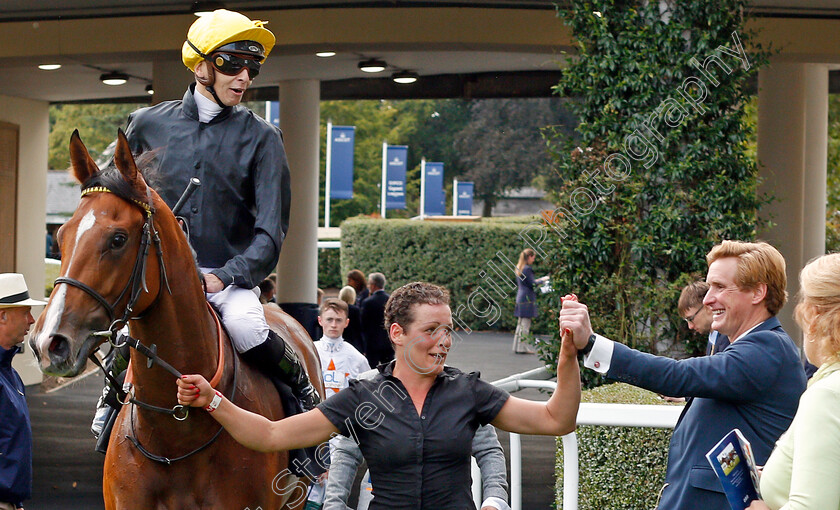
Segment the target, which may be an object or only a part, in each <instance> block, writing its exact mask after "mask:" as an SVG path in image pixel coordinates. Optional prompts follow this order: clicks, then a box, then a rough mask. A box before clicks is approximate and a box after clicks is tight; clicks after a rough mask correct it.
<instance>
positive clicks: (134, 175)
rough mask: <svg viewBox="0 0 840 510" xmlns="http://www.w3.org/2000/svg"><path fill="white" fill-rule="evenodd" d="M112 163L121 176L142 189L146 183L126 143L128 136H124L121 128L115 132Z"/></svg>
mask: <svg viewBox="0 0 840 510" xmlns="http://www.w3.org/2000/svg"><path fill="white" fill-rule="evenodd" d="M114 165H116V167H117V169H118V170H119V171H120V173H121V174H122V175H123V178H124V179H125V180H126V181H128V182H129V183H130V184H131V185H132V186H134V187H135V188H137V189H140V190H143V189H145V188H146V184H145V182H144V181H143V177H142V176H141V175H140V171H139V170H138V169H137V164H136V163H135V162H134V156H133V155H132V154H131V147H130V146H129V145H128V138H126V136H125V133H123V130H122V129H120V130H119V131H118V132H117V147H116V148H115V149H114Z"/></svg>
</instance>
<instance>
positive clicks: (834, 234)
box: [825, 94, 840, 253]
mask: <svg viewBox="0 0 840 510" xmlns="http://www.w3.org/2000/svg"><path fill="white" fill-rule="evenodd" d="M826 174H827V175H826V177H827V183H826V188H827V190H828V203H827V204H826V225H825V250H826V253H831V252H837V251H840V95H837V94H832V95H830V96H829V100H828V168H827V171H826Z"/></svg>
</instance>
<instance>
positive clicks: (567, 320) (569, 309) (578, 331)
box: [558, 294, 592, 349]
mask: <svg viewBox="0 0 840 510" xmlns="http://www.w3.org/2000/svg"><path fill="white" fill-rule="evenodd" d="M561 301H562V303H563V307H562V308H561V309H560V314H559V317H558V322H559V323H560V331H562V332H565V331H567V330H568V331H571V332H572V333H574V335H573V338H574V342H575V344H576V346H577V348H578V349H583V348H584V347H586V344H587V343H589V337H590V336H591V335H592V326H591V324H590V323H589V309H588V308H586V305H584V304H583V303H579V302H578V300H577V296H575V295H574V294H569V295H567V296H565V297H563V298H562V299H561Z"/></svg>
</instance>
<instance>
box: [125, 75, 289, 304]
mask: <svg viewBox="0 0 840 510" xmlns="http://www.w3.org/2000/svg"><path fill="white" fill-rule="evenodd" d="M194 90H195V84H193V85H191V86H190V88H189V90H187V92H186V93H185V94H184V98H183V100H181V101H166V102H163V103H160V104H157V105H155V106H151V107H148V108H142V109H140V110H137V111H136V112H134V113H132V114H131V115H130V116H129V118H128V126H127V128H126V136H127V137H128V140H129V142H130V145H131V150H132V152H133V153H134V154H135V155H138V154H141V153H144V152H147V151H156V160H157V166H158V169H157V171H156V172H151V174H144V175H146V180H147V181H148V183H149V184H150V185H151V186H152V187H153V188H154V189H155V190H156V191H157V192H158V193H159V194H160V195H161V197H162V198H163V200H164V201H165V202H166V203H167V204H168V205H169V206H170V207H173V206H174V205H175V203H176V202H177V201H178V198H180V196H181V194H182V193H183V191H184V189H185V188H186V187H187V183H188V182H189V180H190V178H192V177H198V178H199V179H201V186H200V187H199V188H198V189H197V190H196V192H195V193H194V194H193V195H192V197H191V198H190V200H189V201H188V202H187V203H186V204H185V206H184V207H183V209H182V210H181V213H180V215H181V216H183V217H184V218H186V219H187V221H188V223H189V228H190V243H191V244H192V246H193V248H194V249H195V251H196V254H197V257H198V263H199V265H200V266H201V267H205V268H212V269H213V270H212V271H211V272H212V273H213V274H215V275H216V276H218V277H219V279H220V280H221V281H222V282H223V283H224V284H225V286H227V285H231V284H233V285H237V286H239V287H244V288H253V287H256V286H257V285H259V283H260V282H261V281H262V280H263V279H264V278H265V277H266V276H268V274H269V273H271V272H272V271H273V270H274V267H275V266H276V265H277V259H278V258H279V256H280V247H281V246H282V244H283V239H284V238H285V237H286V232H287V231H288V228H289V206H290V203H291V191H290V186H291V185H290V180H289V164H288V162H287V161H286V151H285V149H284V148H283V139H282V134H281V132H280V130H279V129H278V128H277V127H275V126H272V125H271V124H269V123H268V122H266V121H265V120H263V119H262V118H260V117H259V116H257V115H255V114H254V113H253V112H252V111H251V110H249V109H248V108H245V107H244V106H242V105H236V106H233V107H227V108H224V109H222V111H221V112H220V113H219V114H218V115H217V116H216V117H215V118H214V119H213V120H211V121H210V122H209V123H202V122H199V120H198V108H197V107H196V104H195V99H194V97H193V92H194Z"/></svg>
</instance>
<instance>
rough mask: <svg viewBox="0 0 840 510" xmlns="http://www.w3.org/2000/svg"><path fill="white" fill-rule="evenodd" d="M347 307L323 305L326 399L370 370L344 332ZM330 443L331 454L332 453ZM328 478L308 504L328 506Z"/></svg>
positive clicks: (330, 300) (320, 321)
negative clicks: (326, 484) (324, 504)
mask: <svg viewBox="0 0 840 510" xmlns="http://www.w3.org/2000/svg"><path fill="white" fill-rule="evenodd" d="M347 312H348V306H347V303H345V302H344V301H342V300H340V299H335V298H327V299H325V300H324V302H323V303H322V304H321V310H320V314H319V315H318V324H320V325H321V328H322V329H323V331H324V336H322V337H321V339H320V340H318V341H316V342H315V348H316V349H317V350H318V356H319V357H320V358H321V373H322V374H323V376H324V391H325V392H326V398H330V397H331V396H333V395H335V394H337V393H338V392H339V391H341V390H343V389H344V388H346V387H347V386H348V385H349V384H350V379H356V378H357V377H359V374H361V373H363V372H366V371H368V370H370V365H368V362H367V359H366V358H365V357H364V356H363V355H362V353H360V352H359V351H357V350H356V349H355V348H354V347H353V346H352V345H350V344H349V343H347V342H345V341H344V331H345V330H346V328H347V326H348V325H349V324H350V319H349V318H347ZM334 439H335V438H333V439H332V440H330V450H332V441H333V440H334ZM325 483H326V476H324V475H322V477H321V478H320V479H319V480H317V481H315V482H313V484H312V488H311V490H310V493H309V497H308V500H309V501H312V502H314V503H315V504H322V503H323V502H324V485H325Z"/></svg>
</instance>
